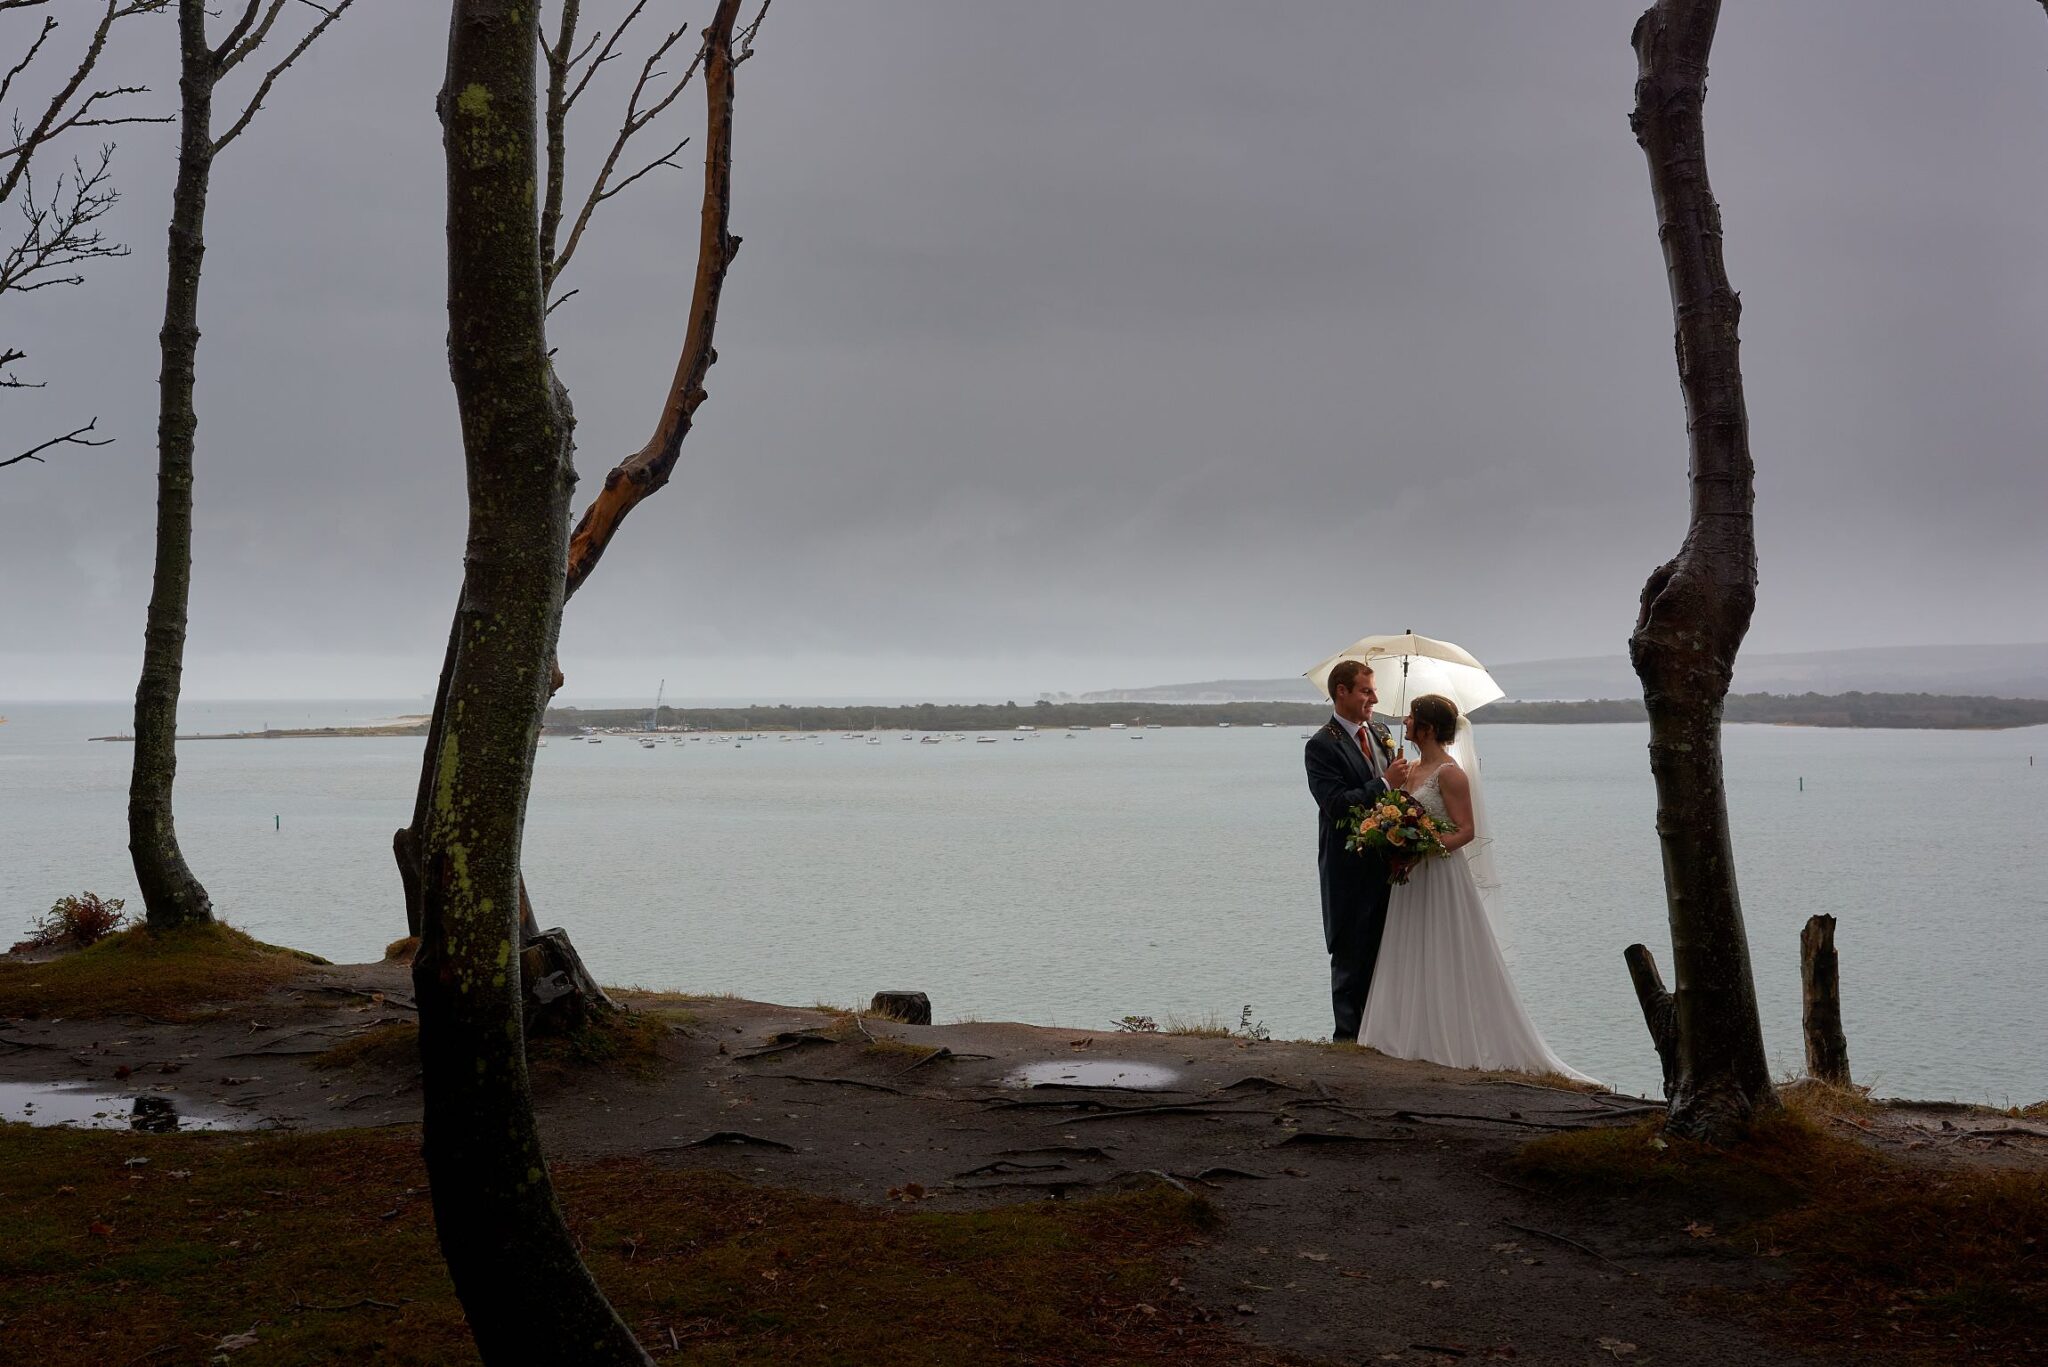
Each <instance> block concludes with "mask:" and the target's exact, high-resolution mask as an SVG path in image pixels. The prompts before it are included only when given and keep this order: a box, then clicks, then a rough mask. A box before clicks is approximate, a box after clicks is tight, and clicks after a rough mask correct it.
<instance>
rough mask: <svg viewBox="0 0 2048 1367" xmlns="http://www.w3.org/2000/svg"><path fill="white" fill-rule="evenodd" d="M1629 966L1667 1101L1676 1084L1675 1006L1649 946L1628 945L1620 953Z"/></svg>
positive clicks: (1676, 1008) (1676, 1023)
mask: <svg viewBox="0 0 2048 1367" xmlns="http://www.w3.org/2000/svg"><path fill="white" fill-rule="evenodd" d="M1621 957H1622V958H1623V960H1625V961H1626V962H1627V964H1628V976H1629V979H1630V980H1631V981H1632V982H1634V983H1635V985H1636V1000H1637V1001H1638V1002H1641V1003H1642V1007H1643V1024H1645V1025H1647V1026H1649V1027H1650V1042H1651V1043H1652V1044H1655V1045H1656V1046H1657V1061H1658V1062H1659V1063H1660V1064H1662V1065H1663V1067H1664V1097H1665V1100H1667V1101H1668V1100H1670V1098H1671V1093H1672V1091H1673V1090H1674V1089H1675V1088H1676V1087H1677V1085H1678V1005H1677V1003H1675V1002H1674V1001H1672V1000H1671V994H1670V993H1669V992H1667V991H1666V990H1665V989H1664V979H1663V978H1662V977H1661V976H1660V975H1659V974H1658V972H1657V961H1656V959H1654V958H1652V957H1651V956H1650V948H1649V946H1648V945H1630V946H1629V947H1628V948H1627V949H1624V950H1623V951H1622V952H1621Z"/></svg>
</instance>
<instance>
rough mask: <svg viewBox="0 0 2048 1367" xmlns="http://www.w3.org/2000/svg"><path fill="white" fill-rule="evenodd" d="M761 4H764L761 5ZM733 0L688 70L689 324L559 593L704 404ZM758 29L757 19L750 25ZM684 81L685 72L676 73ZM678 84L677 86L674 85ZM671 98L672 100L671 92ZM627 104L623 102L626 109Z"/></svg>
mask: <svg viewBox="0 0 2048 1367" xmlns="http://www.w3.org/2000/svg"><path fill="white" fill-rule="evenodd" d="M764 8H765V7H764ZM739 9H740V0H719V5H718V10H717V13H716V14H715V15H714V16H713V17H712V20H711V25H710V27H708V28H707V29H705V31H704V45H703V47H702V48H701V49H699V51H698V54H697V60H696V61H695V62H692V63H691V68H692V70H694V69H695V68H696V66H697V65H698V64H699V63H701V64H702V65H703V68H704V102H705V107H706V118H705V148H704V197H703V207H702V210H701V219H702V222H701V227H700V229H699V235H698V242H697V280H696V284H695V286H694V288H693V289H692V291H691V298H690V321H689V326H688V329H687V331H686V333H685V334H684V338H683V350H682V355H681V356H680V357H679V358H678V359H677V361H676V371H675V378H674V380H673V381H671V383H670V385H669V392H668V396H667V398H666V400H665V401H664V402H663V404H662V410H661V416H660V419H659V421H658V422H657V423H656V424H655V429H654V435H653V436H651V437H650V438H648V441H647V444H646V445H645V446H643V447H641V448H640V450H639V451H637V452H635V453H634V454H633V455H632V456H630V457H628V458H627V459H626V460H625V461H623V462H621V463H620V464H619V465H618V466H617V467H616V468H615V469H613V470H612V472H611V473H610V474H608V475H606V476H605V479H604V488H603V489H602V490H601V491H600V492H599V494H598V496H597V497H596V498H595V499H594V500H592V502H591V504H590V506H589V507H588V508H586V509H585V510H584V512H583V517H582V519H581V520H580V521H579V522H578V523H577V524H576V530H575V532H574V533H573V534H572V535H571V536H570V538H569V565H568V582H567V586H566V592H567V593H568V594H574V593H575V592H576V590H577V589H579V588H581V587H582V585H583V581H584V580H585V579H587V578H589V577H590V572H591V571H592V570H593V569H595V568H596V567H597V562H598V560H599V559H600V558H601V557H602V556H603V555H604V552H605V548H606V547H607V546H609V545H610V544H611V539H612V537H613V536H614V535H616V534H617V532H618V529H619V525H620V523H622V522H623V521H624V520H625V517H626V515H627V514H628V513H630V512H631V511H632V510H633V509H634V507H636V506H637V505H638V504H639V503H640V501H641V500H642V499H644V498H646V497H647V496H648V495H650V494H652V493H653V492H654V491H655V490H657V489H659V488H661V487H662V486H663V485H665V484H667V483H668V480H669V475H670V473H671V472H673V471H674V469H675V465H676V461H677V459H678V458H679V457H680V456H681V454H682V445H683V438H684V437H686V436H688V435H689V431H690V424H691V420H692V418H693V417H694V415H695V414H696V411H697V408H698V406H699V405H701V404H702V403H703V402H704V397H705V395H704V379H705V376H706V375H707V374H708V373H709V372H710V369H711V366H712V365H713V363H714V362H716V361H717V359H718V352H717V350H716V349H715V348H714V347H713V345H712V339H713V334H714V332H715V330H716V328H717V325H718V302H719V297H720V295H721V293H722V292H723V290H724V288H725V273H726V270H727V268H728V267H730V266H731V265H732V260H733V257H734V256H735V255H736V254H737V253H738V251H739V245H740V240H739V239H738V238H737V237H734V236H733V235H732V233H731V231H730V227H729V225H730V221H731V216H732V107H733V68H734V66H735V65H736V63H735V62H734V60H733V58H734V53H733V26H734V23H735V21H736V20H737V19H738V16H739ZM755 27H756V28H758V22H757V24H756V25H755ZM684 79H685V80H687V79H688V76H687V74H686V75H685V77H684ZM678 89H680V85H679V86H678ZM671 98H673V97H672V96H671ZM629 108H630V106H629Z"/></svg>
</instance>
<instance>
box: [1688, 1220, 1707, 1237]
mask: <svg viewBox="0 0 2048 1367" xmlns="http://www.w3.org/2000/svg"><path fill="white" fill-rule="evenodd" d="M1685 1232H1686V1233H1687V1234H1690V1235H1692V1237H1693V1238H1695V1239H1711V1238H1713V1237H1714V1227H1713V1226H1712V1225H1708V1224H1702V1223H1700V1222H1699V1221H1698V1220H1691V1221H1688V1222H1687V1223H1686V1226H1685Z"/></svg>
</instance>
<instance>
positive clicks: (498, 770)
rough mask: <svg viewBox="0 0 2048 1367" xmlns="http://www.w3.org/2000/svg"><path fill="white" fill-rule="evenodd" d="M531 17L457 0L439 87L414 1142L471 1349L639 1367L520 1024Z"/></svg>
mask: <svg viewBox="0 0 2048 1367" xmlns="http://www.w3.org/2000/svg"><path fill="white" fill-rule="evenodd" d="M538 32H539V30H538V17H537V7H536V6H534V5H533V4H532V3H530V0H455V3H454V6H453V14H452V21H451V24H450V28H449V38H448V68H447V78H446V83H445V84H444V85H443V86H442V89H441V96H440V102H439V103H440V115H441V123H442V136H443V144H444V147H445V150H446V155H447V163H448V323H449V329H448V352H449V369H450V372H451V375H452V377H453V380H454V385H455V393H456V398H457V401H458V404H459V407H460V409H461V415H462V442H463V453H464V460H465V464H466V468H467V471H468V477H469V508H470V512H469V539H468V547H467V553H466V555H465V560H464V563H465V566H466V569H465V573H464V576H463V586H462V599H461V603H460V606H459V609H458V613H457V618H456V624H455V629H456V641H455V649H454V656H453V660H452V668H451V669H450V670H449V671H448V675H447V688H446V693H447V706H446V708H445V709H444V710H445V716H444V718H443V722H442V728H441V735H440V740H439V743H438V745H437V746H436V747H435V749H434V750H433V751H432V752H431V753H430V754H429V755H428V756H427V757H426V763H427V764H428V765H429V766H431V769H432V783H431V785H430V791H431V793H432V798H431V802H430V810H429V814H428V819H427V823H426V827H425V830H424V831H423V833H422V840H421V842H420V856H421V860H420V872H421V874H422V878H421V890H422V896H421V907H420V910H421V926H420V930H421V935H420V950H419V954H418V956H417V957H416V958H415V959H414V961H413V986H414V990H415V1000H416V1001H417V1002H418V1005H419V1022H420V1062H421V1068H422V1074H423V1090H424V1093H425V1145H424V1148H425V1156H426V1164H427V1173H428V1178H429V1181H430V1182H431V1184H432V1188H433V1198H434V1219H435V1227H436V1230H437V1232H438V1234H439V1237H440V1242H441V1250H442V1253H443V1255H444V1256H445V1257H446V1258H447V1261H448V1270H449V1274H450V1276H451V1277H452V1278H453V1280H454V1283H455V1289H456V1293H457V1295H458V1296H459V1297H460V1298H461V1301H462V1306H463V1310H464V1311H465V1312H466V1314H467V1316H468V1319H469V1326H470V1332H471V1333H472V1334H473V1335H474V1336H475V1338H476V1343H477V1349H478V1351H479V1352H480V1353H481V1354H482V1356H483V1359H484V1361H485V1362H486V1363H488V1364H500V1363H522V1364H524V1363H533V1362H564V1363H566V1362H576V1363H597V1364H609V1363H632V1364H641V1363H645V1362H647V1361H648V1358H647V1355H646V1354H645V1353H644V1352H643V1351H642V1350H641V1348H640V1346H639V1344H638V1343H636V1342H635V1341H634V1338H633V1335H632V1333H631V1332H630V1331H629V1330H627V1328H626V1326H625V1325H624V1324H623V1323H622V1322H621V1321H620V1319H619V1317H618V1316H617V1315H616V1314H615V1313H614V1312H613V1310H612V1308H611V1306H610V1304H609V1303H608V1302H607V1301H606V1300H605V1298H604V1293H603V1292H601V1291H600V1290H599V1289H598V1287H597V1284H596V1282H594V1281H593V1280H592V1279H591V1276H590V1273H589V1271H588V1269H586V1268H585V1267H584V1266H583V1262H582V1259H581V1258H579V1257H578V1256H577V1252H576V1246H575V1243H574V1241H573V1240H572V1239H571V1238H570V1235H569V1231H568V1228H567V1226H566V1225H565V1224H564V1223H563V1220H562V1214H561V1210H560V1208H559V1207H558V1206H557V1205H556V1203H555V1195H554V1188H553V1186H552V1184H551V1183H550V1182H549V1180H548V1175H547V1165H546V1159H545V1158H544V1156H543V1155H542V1152H541V1144H540V1135H539V1132H538V1129H537V1127H536V1125H535V1122H534V1114H533V1101H532V1096H531V1093H530V1091H529V1089H528V1084H527V1075H526V1049H525V1036H524V1032H523V1031H522V1029H521V1027H520V970H519V949H520V945H519V941H518V931H519V852H520V836H521V831H522V828H523V826H524V823H525V818H526V801H527V794H528V791H529V788H530V785H531V782H532V777H533V754H534V743H535V741H536V740H537V739H538V737H539V733H540V722H541V713H542V710H543V709H544V708H545V706H546V703H547V696H548V685H549V680H550V674H551V668H552V661H553V659H554V652H555V638H556V634H557V632H558V631H559V629H560V627H561V620H562V586H563V583H564V579H565V569H566V556H567V546H568V531H569V492H570V489H571V488H572V487H573V485H574V483H575V478H576V474H575V465H574V462H573V460H572V458H571V449H570V442H569V434H568V426H567V423H566V422H565V421H564V415H563V413H562V410H561V406H560V404H559V402H558V397H557V387H556V385H555V382H554V375H553V372H552V369H551V367H550V365H549V362H548V354H547V338H546V326H545V321H544V308H545V298H544V295H543V293H542V291H541V276H540V246H539V238H538V234H537V232H536V228H535V218H534V209H535V203H534V186H535V180H536V176H537V173H538V170H539V167H538V164H537V159H536V140H535V133H534V100H535V87H534V56H533V54H534V49H535V45H536V43H537V41H538Z"/></svg>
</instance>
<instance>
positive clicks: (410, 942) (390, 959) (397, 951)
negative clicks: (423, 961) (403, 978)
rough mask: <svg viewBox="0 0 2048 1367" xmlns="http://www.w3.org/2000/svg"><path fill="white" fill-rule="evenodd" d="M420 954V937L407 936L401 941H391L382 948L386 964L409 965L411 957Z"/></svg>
mask: <svg viewBox="0 0 2048 1367" xmlns="http://www.w3.org/2000/svg"><path fill="white" fill-rule="evenodd" d="M419 952H420V937H419V936H417V935H408V936H406V937H405V938H404V939H403V940H393V941H392V942H391V943H390V944H388V945H386V946H384V961H385V962H386V963H411V962H412V956H413V955H415V954H417V953H419Z"/></svg>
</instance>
